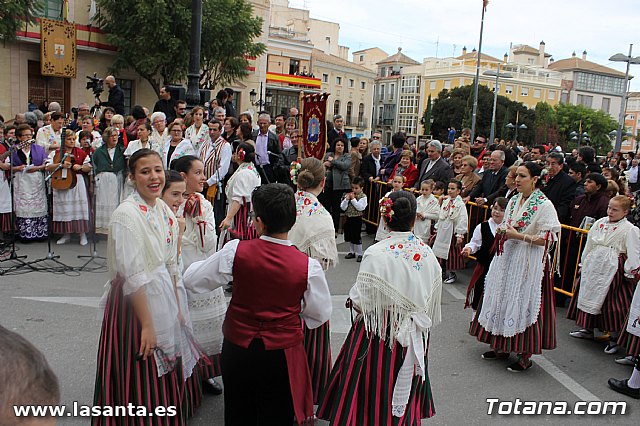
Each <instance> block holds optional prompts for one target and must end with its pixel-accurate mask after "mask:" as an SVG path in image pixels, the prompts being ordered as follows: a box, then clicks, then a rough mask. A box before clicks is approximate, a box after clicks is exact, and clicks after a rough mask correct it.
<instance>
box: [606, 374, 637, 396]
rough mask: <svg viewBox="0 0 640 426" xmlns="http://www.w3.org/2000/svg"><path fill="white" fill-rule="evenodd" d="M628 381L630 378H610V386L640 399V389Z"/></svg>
mask: <svg viewBox="0 0 640 426" xmlns="http://www.w3.org/2000/svg"><path fill="white" fill-rule="evenodd" d="M628 382H629V379H624V380H618V379H609V387H610V388H611V389H613V390H614V391H616V392H619V393H621V394H624V395H627V396H630V397H631V398H635V399H640V389H633V388H630V387H629V383H628Z"/></svg>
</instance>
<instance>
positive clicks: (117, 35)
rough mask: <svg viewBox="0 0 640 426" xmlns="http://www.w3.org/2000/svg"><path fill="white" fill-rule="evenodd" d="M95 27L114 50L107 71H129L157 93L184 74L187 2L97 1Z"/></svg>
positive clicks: (186, 61) (187, 37) (188, 22)
mask: <svg viewBox="0 0 640 426" xmlns="http://www.w3.org/2000/svg"><path fill="white" fill-rule="evenodd" d="M96 4H97V6H98V11H97V15H96V19H95V22H96V24H97V25H98V26H99V27H100V28H101V29H102V30H103V31H104V32H106V33H107V40H108V41H109V43H110V44H112V45H113V46H115V48H116V49H117V52H116V55H115V57H114V60H113V64H112V65H111V67H110V71H111V72H113V73H117V72H118V71H120V70H123V69H127V68H129V69H131V70H133V71H135V72H136V73H138V75H140V77H142V78H144V79H145V80H147V81H148V82H149V84H150V85H151V87H153V90H155V91H156V93H160V87H161V86H162V84H166V83H169V82H177V81H180V80H182V79H183V78H184V77H185V76H186V74H187V66H188V60H189V38H190V23H191V12H190V10H189V5H190V3H189V2H188V1H187V0H175V1H172V0H118V1H117V2H116V1H113V0H96Z"/></svg>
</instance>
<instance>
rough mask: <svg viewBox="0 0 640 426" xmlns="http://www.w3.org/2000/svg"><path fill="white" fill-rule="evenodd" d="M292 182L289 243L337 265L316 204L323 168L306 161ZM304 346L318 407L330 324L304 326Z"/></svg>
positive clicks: (324, 215)
mask: <svg viewBox="0 0 640 426" xmlns="http://www.w3.org/2000/svg"><path fill="white" fill-rule="evenodd" d="M294 170H297V169H295V168H294ZM294 180H296V182H295V183H296V184H297V185H298V192H297V193H296V223H295V225H293V228H291V231H290V232H289V240H291V243H293V245H295V246H296V247H298V249H299V250H300V251H302V252H303V253H306V254H307V255H308V256H309V257H311V258H312V259H316V260H317V261H319V262H320V265H322V269H324V270H325V271H326V270H327V269H329V267H332V266H335V265H336V264H337V263H338V248H337V247H336V239H335V229H334V227H333V219H332V218H331V213H329V212H328V211H327V210H326V209H325V208H324V207H323V206H322V204H320V202H319V201H318V195H319V194H320V193H322V190H323V189H324V181H325V172H324V166H323V165H322V163H321V162H320V160H318V159H317V158H305V159H304V160H302V161H301V167H300V169H299V171H298V173H297V175H296V176H295V177H294ZM304 347H305V350H306V352H307V360H308V362H309V372H310V373H311V386H312V388H313V403H314V404H317V403H318V398H319V397H320V394H321V393H322V392H323V391H324V388H325V387H326V385H327V381H328V379H329V373H330V371H331V332H330V330H329V321H327V322H326V323H324V324H323V325H321V326H320V327H318V328H315V329H310V328H308V327H307V326H306V325H305V327H304Z"/></svg>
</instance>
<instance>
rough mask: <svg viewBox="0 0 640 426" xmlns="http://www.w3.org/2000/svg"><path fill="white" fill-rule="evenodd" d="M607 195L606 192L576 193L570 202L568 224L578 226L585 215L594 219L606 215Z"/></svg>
mask: <svg viewBox="0 0 640 426" xmlns="http://www.w3.org/2000/svg"><path fill="white" fill-rule="evenodd" d="M608 206H609V197H607V193H606V192H597V193H595V194H593V195H588V194H582V195H578V196H577V197H576V198H575V199H574V200H573V202H572V203H571V206H570V207H571V220H570V221H569V225H571V226H573V227H574V228H579V227H580V224H581V223H582V219H584V218H585V216H589V217H592V218H594V219H596V220H598V219H600V218H602V217H605V216H606V215H607V207H608Z"/></svg>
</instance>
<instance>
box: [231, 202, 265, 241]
mask: <svg viewBox="0 0 640 426" xmlns="http://www.w3.org/2000/svg"><path fill="white" fill-rule="evenodd" d="M250 212H251V203H248V202H247V203H243V204H242V205H241V206H240V210H238V212H237V213H236V215H235V216H234V217H233V228H229V229H228V230H227V233H226V234H225V236H224V240H223V241H224V244H226V243H227V242H229V241H231V240H253V239H254V238H258V232H257V231H256V228H255V226H254V225H253V220H252V219H251V217H250V215H249V213H250Z"/></svg>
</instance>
